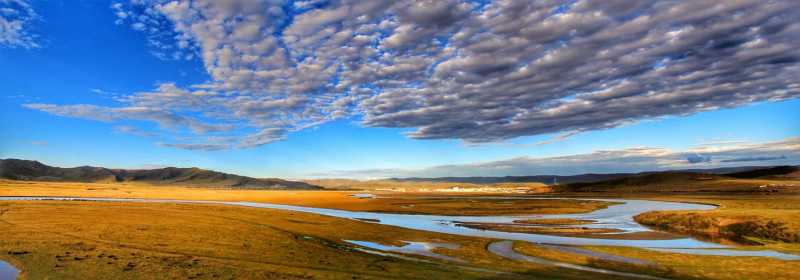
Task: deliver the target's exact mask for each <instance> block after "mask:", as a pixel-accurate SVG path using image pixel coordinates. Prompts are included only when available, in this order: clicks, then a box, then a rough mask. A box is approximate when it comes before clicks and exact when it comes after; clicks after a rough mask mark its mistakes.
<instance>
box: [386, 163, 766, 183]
mask: <svg viewBox="0 0 800 280" xmlns="http://www.w3.org/2000/svg"><path fill="white" fill-rule="evenodd" d="M769 168H773V167H771V166H767V167H765V166H741V167H724V168H714V169H683V170H672V171H648V172H640V173H608V174H594V173H587V174H579V175H567V176H560V175H534V176H503V177H435V178H419V177H410V178H391V179H387V180H389V181H395V182H450V183H470V184H497V183H543V184H554V183H558V184H573V183H593V182H602V181H607V180H614V179H620V178H626V177H631V176H640V175H648V174H658V173H675V172H683V173H701V174H729V173H740V172H741V173H745V172H748V171H754V170H762V169H769Z"/></svg>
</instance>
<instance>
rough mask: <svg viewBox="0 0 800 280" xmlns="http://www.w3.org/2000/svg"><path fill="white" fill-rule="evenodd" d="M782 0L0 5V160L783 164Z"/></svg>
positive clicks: (283, 169)
mask: <svg viewBox="0 0 800 280" xmlns="http://www.w3.org/2000/svg"><path fill="white" fill-rule="evenodd" d="M798 18H800V2H798V1H791V0H786V1H762V0H739V1H633V2H632V1H622V0H620V1H615V0H604V1H588V0H580V1H466V0H437V1H377V0H376V1H344V0H343V1H283V0H270V1H260V0H230V1H211V0H198V1H183V0H181V1H148V0H133V1H108V2H107V1H99V0H98V1H43V0H42V1H37V0H0V158H22V159H31V160H39V161H41V162H43V163H46V164H50V165H55V166H64V167H70V166H82V165H92V166H104V167H114V168H157V167H164V166H179V167H201V168H207V169H214V170H219V171H224V172H231V173H237V174H243V175H248V176H254V177H283V178H327V177H336V178H339V177H341V178H383V177H409V176H418V177H439V176H506V175H542V174H557V175H570V174H579V173H587V172H594V173H606V172H638V171H649V170H667V169H688V168H692V169H693V168H715V167H725V166H742V165H779V164H800V100H798V97H800V49H799V48H797V46H800V21H798V20H797V19H798Z"/></svg>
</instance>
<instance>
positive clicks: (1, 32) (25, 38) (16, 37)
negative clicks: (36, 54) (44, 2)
mask: <svg viewBox="0 0 800 280" xmlns="http://www.w3.org/2000/svg"><path fill="white" fill-rule="evenodd" d="M38 19H39V15H37V14H36V12H35V11H34V10H33V8H32V7H31V5H30V3H28V1H26V0H0V47H9V48H25V49H32V48H38V47H40V45H39V42H38V36H37V35H36V34H35V33H34V32H32V31H31V28H32V26H31V25H32V24H33V23H34V22H35V21H36V20H38Z"/></svg>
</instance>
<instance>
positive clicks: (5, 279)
mask: <svg viewBox="0 0 800 280" xmlns="http://www.w3.org/2000/svg"><path fill="white" fill-rule="evenodd" d="M17 276H19V270H17V268H15V267H13V266H11V264H9V263H7V262H4V261H0V280H16V279H17Z"/></svg>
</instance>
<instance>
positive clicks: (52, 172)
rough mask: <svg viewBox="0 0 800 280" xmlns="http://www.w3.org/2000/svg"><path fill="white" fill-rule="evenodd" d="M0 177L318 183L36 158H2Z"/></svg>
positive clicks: (267, 185)
mask: <svg viewBox="0 0 800 280" xmlns="http://www.w3.org/2000/svg"><path fill="white" fill-rule="evenodd" d="M0 178H4V179H11V180H24V181H56V182H143V183H151V184H162V185H185V186H196V187H230V188H243V189H292V190H317V189H322V188H321V187H319V186H315V185H312V184H308V183H304V182H296V181H288V180H282V179H277V178H251V177H246V176H239V175H234V174H228V173H222V172H217V171H212V170H205V169H200V168H196V167H193V168H177V167H166V168H158V169H141V170H128V169H108V168H103V167H93V166H80V167H73V168H61V167H53V166H48V165H45V164H42V163H41V162H38V161H33V160H21V159H0Z"/></svg>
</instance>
